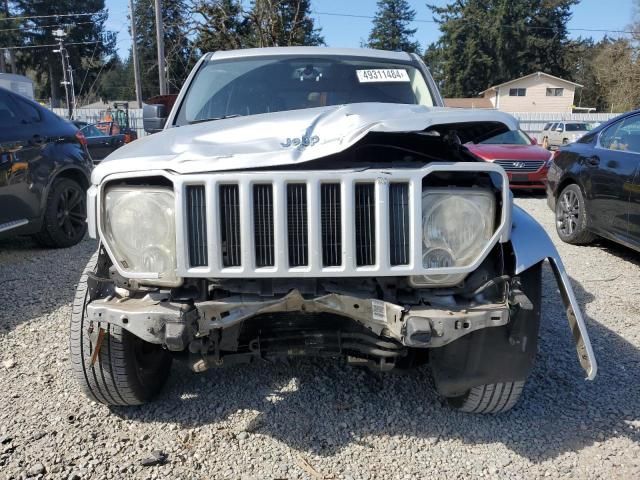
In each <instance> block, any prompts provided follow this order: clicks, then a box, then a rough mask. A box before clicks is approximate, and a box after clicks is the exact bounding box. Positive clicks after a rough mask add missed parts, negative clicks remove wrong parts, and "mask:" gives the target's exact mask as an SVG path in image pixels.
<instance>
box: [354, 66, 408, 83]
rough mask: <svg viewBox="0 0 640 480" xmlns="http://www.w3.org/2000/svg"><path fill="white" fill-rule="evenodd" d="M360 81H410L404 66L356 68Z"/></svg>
mask: <svg viewBox="0 0 640 480" xmlns="http://www.w3.org/2000/svg"><path fill="white" fill-rule="evenodd" d="M356 74H357V75H358V81H359V82H360V83H374V82H408V81H410V80H409V74H408V73H407V71H406V70H405V69H403V68H376V69H372V70H356Z"/></svg>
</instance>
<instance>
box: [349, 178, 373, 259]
mask: <svg viewBox="0 0 640 480" xmlns="http://www.w3.org/2000/svg"><path fill="white" fill-rule="evenodd" d="M354 213H355V229H356V265H358V266H359V267H360V266H363V265H374V264H375V263H376V215H375V186H374V184H373V183H357V184H356V188H355V211H354Z"/></svg>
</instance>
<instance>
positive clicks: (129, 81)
mask: <svg viewBox="0 0 640 480" xmlns="http://www.w3.org/2000/svg"><path fill="white" fill-rule="evenodd" d="M95 92H96V96H97V97H98V98H100V99H102V100H104V101H112V100H130V99H132V98H136V92H135V86H134V84H133V61H132V60H131V51H129V57H128V58H127V59H126V60H122V59H121V58H120V57H119V56H118V55H117V54H116V55H114V56H113V58H111V59H110V60H109V62H108V64H107V65H105V67H104V71H103V73H102V76H101V78H100V80H99V82H97V83H96V88H95Z"/></svg>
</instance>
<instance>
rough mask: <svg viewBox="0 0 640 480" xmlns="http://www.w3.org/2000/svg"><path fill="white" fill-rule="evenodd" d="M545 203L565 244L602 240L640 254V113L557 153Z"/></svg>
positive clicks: (628, 115) (601, 128) (609, 124)
mask: <svg viewBox="0 0 640 480" xmlns="http://www.w3.org/2000/svg"><path fill="white" fill-rule="evenodd" d="M547 202H548V204H549V206H550V207H551V209H552V210H554V212H555V216H556V229H557V231H558V235H559V236H560V238H561V239H562V240H563V241H565V242H567V243H572V244H585V243H589V242H590V241H592V240H593V239H594V238H595V237H596V236H601V237H606V238H608V239H611V240H613V241H615V242H618V243H621V244H623V245H626V246H628V247H631V248H633V249H635V250H638V251H640V110H636V111H633V112H629V113H625V114H624V115H621V116H619V117H617V118H614V119H613V120H610V121H609V122H607V123H605V124H603V125H600V126H599V127H598V128H596V129H595V130H592V131H591V132H589V133H588V134H587V135H585V136H584V137H582V138H581V139H579V140H578V141H577V142H575V143H573V144H571V145H568V146H566V147H562V148H561V149H560V150H559V151H557V152H556V154H555V156H554V159H553V162H552V164H551V167H550V169H549V173H548V176H547Z"/></svg>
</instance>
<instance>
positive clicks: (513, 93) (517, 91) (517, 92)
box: [509, 88, 527, 97]
mask: <svg viewBox="0 0 640 480" xmlns="http://www.w3.org/2000/svg"><path fill="white" fill-rule="evenodd" d="M509 96H510V97H526V96H527V89H526V88H510V89H509Z"/></svg>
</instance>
